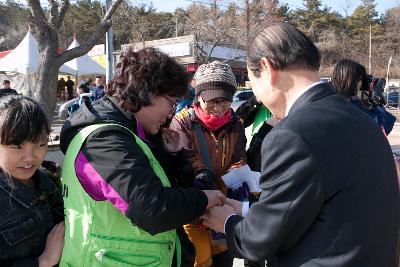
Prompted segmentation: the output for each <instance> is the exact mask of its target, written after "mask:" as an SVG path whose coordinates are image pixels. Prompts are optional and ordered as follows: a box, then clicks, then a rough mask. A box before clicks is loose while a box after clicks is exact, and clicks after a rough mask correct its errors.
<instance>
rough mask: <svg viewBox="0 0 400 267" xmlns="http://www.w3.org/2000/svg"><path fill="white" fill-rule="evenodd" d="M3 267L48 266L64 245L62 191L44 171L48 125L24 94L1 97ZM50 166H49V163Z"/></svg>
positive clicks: (0, 255)
mask: <svg viewBox="0 0 400 267" xmlns="http://www.w3.org/2000/svg"><path fill="white" fill-rule="evenodd" d="M0 118H1V120H0V121H1V122H0V207H1V216H0V232H1V234H0V266H38V267H50V266H54V265H56V264H58V262H59V260H60V257H61V251H62V248H63V243H64V229H65V227H64V223H63V220H64V207H63V201H62V197H61V192H60V188H59V187H58V186H57V185H56V184H55V183H54V182H53V179H52V178H51V177H49V176H48V174H49V173H52V172H53V171H52V170H49V171H42V170H41V169H40V167H41V165H42V163H43V160H44V158H45V156H46V153H47V141H48V136H49V133H50V126H49V123H48V121H47V117H46V114H45V112H44V110H43V109H42V107H41V106H40V105H39V104H38V103H37V102H36V101H34V100H33V99H31V98H28V97H24V96H21V95H7V96H3V97H2V98H0ZM47 163H48V162H47Z"/></svg>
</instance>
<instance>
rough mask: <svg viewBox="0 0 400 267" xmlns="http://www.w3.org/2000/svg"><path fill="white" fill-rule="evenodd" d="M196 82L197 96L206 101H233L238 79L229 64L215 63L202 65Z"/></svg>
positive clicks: (197, 72) (196, 76)
mask: <svg viewBox="0 0 400 267" xmlns="http://www.w3.org/2000/svg"><path fill="white" fill-rule="evenodd" d="M193 78H194V79H195V81H196V85H195V93H196V96H199V95H201V98H203V100H204V101H209V100H212V99H216V98H224V99H227V100H230V101H232V97H233V95H234V93H235V92H236V78H235V75H234V74H233V72H232V69H231V67H230V66H229V65H228V64H223V63H221V62H219V61H214V62H212V63H209V64H203V65H201V66H200V67H199V68H198V69H197V71H196V73H195V74H194V77H193Z"/></svg>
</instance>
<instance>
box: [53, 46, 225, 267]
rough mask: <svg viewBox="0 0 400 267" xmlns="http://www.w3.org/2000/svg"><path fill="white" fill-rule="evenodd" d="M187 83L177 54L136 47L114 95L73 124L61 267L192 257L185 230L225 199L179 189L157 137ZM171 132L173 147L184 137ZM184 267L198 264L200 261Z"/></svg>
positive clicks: (64, 144) (68, 135)
mask: <svg viewBox="0 0 400 267" xmlns="http://www.w3.org/2000/svg"><path fill="white" fill-rule="evenodd" d="M187 86H188V76H187V73H186V71H185V70H184V69H183V67H182V66H180V65H179V64H178V63H177V62H176V61H175V60H174V59H172V58H170V57H168V56H167V55H166V54H164V53H162V52H160V51H158V50H156V49H153V48H145V49H143V50H140V51H138V52H134V51H133V50H132V49H129V50H128V51H127V52H126V53H123V54H122V55H121V60H120V63H118V65H117V66H116V70H115V76H114V78H113V80H112V81H111V82H110V84H109V85H108V88H107V90H106V96H105V97H104V98H103V99H101V100H99V101H96V102H94V103H93V104H92V105H83V106H82V107H81V108H80V109H79V110H77V111H76V112H74V113H73V114H72V115H71V116H70V117H69V118H68V120H67V121H66V122H65V124H64V126H63V128H62V131H61V140H60V145H61V149H62V151H63V152H64V153H65V159H64V165H63V173H62V178H63V186H64V190H63V191H64V203H65V211H66V234H65V247H64V250H63V255H62V259H61V263H60V265H61V266H82V265H83V266H100V265H101V266H139V265H140V266H171V265H173V266H175V265H178V266H179V264H180V262H181V255H182V256H186V255H187V254H188V253H187V252H182V253H181V245H180V243H181V241H183V240H182V238H184V235H183V231H182V230H181V228H180V227H181V226H182V225H183V224H185V223H188V222H190V221H192V220H193V219H195V218H197V217H199V216H200V215H202V214H203V213H204V212H205V210H206V208H207V207H210V206H213V205H216V204H221V199H220V198H221V197H223V196H221V193H220V192H219V191H217V190H197V189H194V188H178V187H171V184H172V185H174V181H173V179H168V178H170V177H167V175H166V172H165V170H164V168H163V166H162V164H160V163H161V162H163V161H164V159H162V158H160V156H159V155H161V154H160V153H159V150H160V146H158V145H156V144H155V143H153V142H152V140H154V135H156V134H158V133H159V132H160V128H161V127H163V125H164V124H166V123H167V122H168V121H169V120H170V119H171V118H172V115H173V112H174V110H175V107H176V102H177V100H178V99H179V97H181V96H182V95H183V94H184V93H185V91H186V88H187ZM165 133H166V136H165V138H164V139H166V140H167V143H166V145H171V144H172V142H173V141H174V140H175V141H176V134H177V133H175V132H173V131H172V132H168V131H166V130H165ZM168 141H170V143H169V144H168ZM177 228H178V229H177ZM177 232H178V234H177ZM178 236H179V238H178ZM182 248H187V246H182ZM181 265H182V266H190V265H192V266H193V258H192V259H186V260H183V262H182V264H181Z"/></svg>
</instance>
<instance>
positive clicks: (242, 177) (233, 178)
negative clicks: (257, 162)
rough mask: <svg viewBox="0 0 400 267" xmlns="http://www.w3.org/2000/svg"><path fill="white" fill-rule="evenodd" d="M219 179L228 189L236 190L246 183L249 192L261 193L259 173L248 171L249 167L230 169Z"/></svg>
mask: <svg viewBox="0 0 400 267" xmlns="http://www.w3.org/2000/svg"><path fill="white" fill-rule="evenodd" d="M221 178H222V180H223V181H224V183H225V185H226V186H227V187H228V188H231V189H237V188H238V187H239V186H241V185H242V184H243V182H246V183H247V185H248V186H249V189H250V192H261V189H260V187H259V179H260V173H259V172H253V171H252V170H250V168H249V165H244V166H242V167H240V168H234V169H231V170H230V171H229V172H228V173H227V174H225V175H223V176H222V177H221Z"/></svg>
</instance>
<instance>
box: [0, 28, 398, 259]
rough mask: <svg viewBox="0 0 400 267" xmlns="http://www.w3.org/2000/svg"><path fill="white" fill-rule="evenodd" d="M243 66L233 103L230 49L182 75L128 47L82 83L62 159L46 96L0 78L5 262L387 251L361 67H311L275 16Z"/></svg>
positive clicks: (391, 250)
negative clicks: (40, 98) (106, 70)
mask: <svg viewBox="0 0 400 267" xmlns="http://www.w3.org/2000/svg"><path fill="white" fill-rule="evenodd" d="M247 66H248V76H249V79H250V82H251V85H252V89H253V92H254V95H255V96H254V97H253V98H252V99H250V100H249V101H248V102H246V103H244V104H243V105H242V106H241V107H239V109H238V110H237V112H234V111H233V110H232V108H231V104H232V99H233V95H234V93H235V92H236V90H237V84H236V80H235V75H234V74H233V72H232V69H231V67H230V66H229V65H227V64H224V63H221V62H218V61H214V62H211V63H207V64H203V65H201V66H199V68H198V70H197V71H196V73H195V74H194V76H193V77H191V76H190V75H189V73H188V72H187V71H186V70H185V69H184V67H183V66H182V65H180V64H179V63H178V62H177V61H175V60H174V59H173V58H171V57H169V56H168V55H166V54H165V53H162V52H160V51H159V50H157V49H154V48H144V49H142V50H139V51H134V50H133V49H132V48H131V49H128V50H127V51H125V52H124V53H122V54H121V58H120V61H119V63H118V64H117V65H116V67H115V75H114V77H113V79H112V80H111V81H110V82H109V83H108V84H107V85H105V83H104V79H103V78H102V77H97V78H96V81H95V83H96V86H93V85H92V81H88V82H84V83H82V84H79V85H78V86H77V95H78V96H79V97H78V98H77V99H78V100H77V101H76V103H74V105H73V106H72V108H71V110H70V116H69V117H68V119H67V120H66V121H65V123H64V125H63V127H62V130H61V136H60V148H61V150H62V152H63V153H64V155H65V156H64V162H63V165H62V170H61V175H60V171H59V170H58V169H57V168H56V167H55V166H53V165H52V164H51V163H49V162H46V161H44V158H45V155H46V153H47V139H48V135H49V133H50V126H49V123H48V120H47V118H46V114H45V112H44V110H43V108H42V107H41V106H40V104H38V103H37V102H36V101H35V100H33V99H31V98H29V97H26V96H22V95H18V94H17V92H16V91H11V90H12V89H10V82H9V81H7V80H5V81H4V82H3V85H4V89H0V200H1V201H0V203H1V205H2V208H3V209H2V210H3V214H4V215H3V216H2V217H1V218H0V266H39V267H46V266H54V265H57V264H58V265H59V266H183V267H186V266H196V267H203V266H206V267H208V266H215V267H219V266H232V263H233V258H234V257H237V258H243V259H246V265H247V266H254V267H257V266H269V267H270V266H272V267H274V266H278V267H281V266H371V267H372V266H393V267H397V265H398V264H399V263H398V261H399V254H398V253H399V251H398V250H399V244H398V242H399V227H400V213H399V210H400V195H399V183H398V176H397V173H396V166H395V162H394V159H393V155H392V152H391V148H390V145H389V143H388V141H387V138H386V134H388V133H389V132H390V131H391V129H392V128H393V124H394V120H395V119H394V118H393V117H391V116H390V114H389V113H388V112H387V111H386V110H385V109H384V107H383V102H382V101H383V100H382V99H381V98H380V97H379V95H378V96H377V94H374V93H371V92H372V91H371V88H370V87H371V86H370V80H369V79H368V77H367V74H366V71H365V68H364V67H363V66H362V65H360V64H359V63H357V62H355V61H353V60H350V59H345V60H342V61H340V62H338V64H337V66H336V68H335V70H334V72H333V74H332V81H331V83H325V82H322V81H321V78H320V75H319V67H320V53H319V51H318V49H317V47H316V46H315V44H314V43H313V42H312V41H311V40H310V39H309V38H308V37H307V36H306V35H305V34H304V33H302V32H301V31H300V30H298V29H297V28H295V27H293V26H291V25H290V24H288V23H285V22H273V23H270V24H269V25H268V26H266V27H265V28H264V29H262V30H261V31H260V32H259V33H258V34H257V35H256V36H254V38H253V39H252V40H249V45H248V50H247ZM68 81H71V82H72V80H70V77H68V80H67V81H66V82H65V81H64V83H65V85H64V88H63V90H66V92H67V93H68V96H69V97H70V98H71V99H72V98H73V91H72V92H71V91H70V89H68V88H67V89H65V86H67V85H66V84H67V83H68ZM72 83H73V82H72ZM62 84H63V81H61V82H60V81H59V86H60V87H59V88H61V87H63V86H62ZM70 84H71V83H70ZM73 86H74V84H73V85H72V88H73ZM3 90H7V91H3ZM360 91H363V92H370V95H369V96H370V97H368V98H367V99H366V100H365V99H363V98H362V97H359V96H358V95H359V92H360ZM2 92H3V93H2ZM177 110H178V112H177ZM245 128H247V129H248V130H249V131H248V132H249V134H247V137H246V131H245ZM247 169H248V170H250V171H248V172H242V173H246V175H250V174H251V175H255V176H256V177H257V179H256V180H257V188H258V190H257V191H251V190H250V189H249V188H253V187H249V185H248V184H247V183H248V180H246V179H244V178H247V177H240V176H239V175H238V174H237V173H241V172H240V171H243V170H247ZM235 175H236V176H235ZM60 176H61V179H60ZM233 177H235V179H238V181H232V180H233V179H234V178H233ZM227 179H231V180H227ZM234 183H236V184H238V185H237V186H235V187H233V186H231V185H232V184H234Z"/></svg>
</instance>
